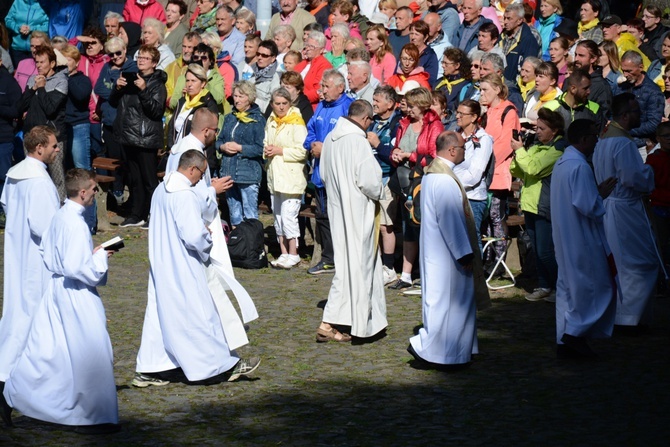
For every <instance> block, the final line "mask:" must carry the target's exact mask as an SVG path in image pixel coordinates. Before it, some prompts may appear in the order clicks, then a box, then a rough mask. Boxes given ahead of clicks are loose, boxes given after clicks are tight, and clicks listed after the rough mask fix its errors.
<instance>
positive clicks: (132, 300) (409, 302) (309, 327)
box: [0, 229, 670, 446]
mask: <svg viewBox="0 0 670 447" xmlns="http://www.w3.org/2000/svg"><path fill="white" fill-rule="evenodd" d="M119 234H122V235H123V236H124V237H125V238H126V248H125V249H124V250H123V251H122V252H120V253H118V254H117V255H115V256H114V257H113V258H112V260H111V267H110V274H109V283H108V285H107V286H106V287H103V288H100V290H99V292H100V295H101V296H102V299H103V301H104V303H105V307H106V310H107V318H108V329H109V333H110V336H111V339H112V343H113V345H114V355H115V376H116V383H117V387H118V399H119V413H120V419H121V423H122V424H123V429H122V431H121V432H120V433H118V434H114V435H109V436H104V437H87V436H82V435H77V434H75V433H72V431H71V430H69V429H68V428H66V427H62V426H56V425H51V424H46V423H41V422H39V421H35V420H32V419H29V418H27V417H22V416H20V415H19V414H16V413H15V415H14V416H15V423H16V428H14V429H11V430H8V429H0V445H2V446H14V445H17V446H19V445H20V446H57V445H63V446H70V445H102V446H140V445H147V446H182V445H188V446H190V445H241V446H245V445H287V446H303V445H304V446H332V445H338V446H340V445H342V446H345V445H346V446H396V445H397V446H404V445H412V446H414V445H455V446H460V445H487V446H491V445H493V446H496V445H533V446H535V445H543V446H544V445H546V446H567V445H583V446H592V445H625V446H636V445H639V446H655V445H659V446H660V445H667V439H668V436H669V435H670V428H669V424H668V416H667V415H668V413H669V412H670V387H669V385H670V380H669V379H668V375H669V374H668V371H670V360H669V358H668V341H669V340H668V338H669V337H668V334H669V328H670V303H669V302H668V300H658V301H657V303H656V315H655V321H654V326H653V331H652V332H651V333H650V334H647V335H645V336H641V337H627V338H624V337H620V336H615V337H614V338H613V339H611V340H605V341H598V342H594V343H593V347H594V349H595V350H596V351H597V352H599V353H600V354H601V359H600V360H599V361H597V362H592V363H573V362H564V361H557V360H556V358H555V353H554V306H553V305H552V304H549V303H545V302H537V303H531V302H527V301H525V300H524V299H523V293H524V291H523V290H521V289H518V288H512V289H506V290H505V291H504V292H498V293H494V298H495V299H494V303H493V307H492V308H491V309H489V310H487V311H485V312H482V313H480V314H479V346H480V352H481V354H479V355H477V356H476V357H475V361H474V362H473V365H472V366H471V367H470V368H469V369H467V370H464V371H460V372H456V373H443V372H436V371H425V370H418V369H414V368H412V367H411V365H410V363H409V361H410V355H409V354H408V353H407V352H406V351H405V349H406V347H407V344H408V338H409V337H410V336H411V335H412V333H413V331H414V329H415V328H416V326H417V325H419V324H420V323H421V302H420V298H418V297H411V298H410V297H405V296H403V295H401V294H399V293H397V292H394V291H388V293H387V296H386V299H387V305H388V320H389V326H388V331H387V336H386V337H385V338H383V339H381V340H379V341H377V342H376V343H373V344H368V345H362V346H351V345H340V344H335V343H332V344H317V343H315V340H314V336H315V329H316V327H317V325H318V323H319V321H320V318H321V314H322V308H321V307H322V306H323V300H324V299H325V298H326V297H327V293H328V288H329V285H330V280H331V276H318V277H315V276H310V275H308V274H307V273H306V271H305V270H306V268H307V262H304V263H303V265H301V266H300V267H299V268H296V269H294V270H291V271H277V270H271V269H266V270H260V271H243V270H237V271H236V274H237V276H238V278H239V279H240V281H241V282H242V284H243V285H245V287H247V289H248V290H249V292H250V293H251V295H252V297H253V298H254V300H255V303H256V305H257V307H258V311H259V314H260V318H259V319H258V320H257V321H254V322H252V323H251V327H250V331H249V338H250V340H251V344H250V345H249V346H246V347H244V348H242V349H241V350H240V354H242V355H243V356H245V355H260V356H261V357H262V364H261V366H260V368H259V369H258V371H257V372H256V374H254V375H253V377H252V378H251V380H242V381H240V382H236V383H225V382H224V383H219V384H216V385H210V386H190V385H186V384H183V383H175V384H170V385H168V386H166V387H163V388H148V389H137V388H133V387H131V386H130V381H131V380H132V376H133V373H134V367H135V356H136V355H137V350H138V347H139V342H140V335H141V329H142V321H143V317H144V307H145V301H146V288H147V278H148V260H147V233H146V232H145V231H142V230H140V229H127V230H124V229H120V230H119ZM107 238H109V234H106V235H100V236H97V237H96V241H98V242H100V241H103V240H106V239H107Z"/></svg>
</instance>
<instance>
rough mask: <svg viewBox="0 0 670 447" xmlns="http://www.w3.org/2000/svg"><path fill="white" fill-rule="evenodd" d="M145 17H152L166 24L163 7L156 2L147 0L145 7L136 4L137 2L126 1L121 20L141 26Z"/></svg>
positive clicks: (134, 0)
mask: <svg viewBox="0 0 670 447" xmlns="http://www.w3.org/2000/svg"><path fill="white" fill-rule="evenodd" d="M147 17H153V18H155V19H158V20H160V21H161V22H163V23H166V22H167V19H166V18H165V11H164V10H163V6H162V5H161V4H160V3H158V2H157V1H156V0H149V3H147V4H146V5H139V4H137V0H126V6H124V7H123V20H125V21H126V22H135V23H139V24H140V25H142V22H143V21H144V19H146V18H147Z"/></svg>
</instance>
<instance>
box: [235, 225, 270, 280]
mask: <svg viewBox="0 0 670 447" xmlns="http://www.w3.org/2000/svg"><path fill="white" fill-rule="evenodd" d="M228 253H229V254H230V261H231V262H232V264H233V266H235V267H241V268H243V269H262V268H265V267H267V266H268V257H267V255H266V254H265V240H264V235H263V224H262V223H261V221H260V220H258V219H249V220H245V221H242V222H241V223H240V224H238V225H237V227H235V229H234V230H233V231H231V232H230V236H229V238H228Z"/></svg>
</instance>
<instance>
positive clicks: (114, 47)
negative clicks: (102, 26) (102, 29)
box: [105, 37, 126, 53]
mask: <svg viewBox="0 0 670 447" xmlns="http://www.w3.org/2000/svg"><path fill="white" fill-rule="evenodd" d="M125 49H126V43H125V42H124V41H123V39H121V38H120V37H112V38H111V39H109V40H108V41H107V42H106V43H105V51H106V52H108V53H113V52H115V51H121V50H125Z"/></svg>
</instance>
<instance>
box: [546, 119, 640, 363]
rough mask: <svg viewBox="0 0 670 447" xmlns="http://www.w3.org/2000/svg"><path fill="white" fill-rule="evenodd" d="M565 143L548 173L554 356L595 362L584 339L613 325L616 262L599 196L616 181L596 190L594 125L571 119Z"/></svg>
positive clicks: (600, 335) (602, 335)
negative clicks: (591, 162)
mask: <svg viewBox="0 0 670 447" xmlns="http://www.w3.org/2000/svg"><path fill="white" fill-rule="evenodd" d="M568 139H569V140H570V141H571V142H572V146H569V147H568V148H566V149H565V152H564V153H563V155H562V156H561V158H559V159H558V161H557V162H556V164H555V165H554V171H553V173H552V175H551V221H552V226H551V227H552V237H553V239H554V247H555V249H556V263H557V264H558V280H557V283H556V343H557V349H556V354H557V356H558V357H559V358H593V357H595V353H594V352H593V351H592V350H591V348H590V347H589V346H588V343H587V339H589V338H608V337H610V336H611V335H612V328H613V327H614V313H615V310H616V285H615V282H614V275H613V267H614V261H613V259H612V255H611V252H610V249H609V246H608V244H607V239H606V238H605V228H604V226H603V216H604V215H605V207H604V206H603V199H602V197H603V196H604V197H607V195H608V194H609V193H610V192H611V191H612V188H614V185H616V180H615V179H607V180H606V181H605V182H604V183H603V184H602V185H601V186H598V185H597V184H596V179H595V177H594V175H593V170H592V169H591V166H590V165H589V163H588V161H587V159H588V157H589V156H591V155H592V154H593V149H594V148H595V145H596V142H597V141H598V130H597V127H596V124H595V123H594V122H593V121H591V120H587V119H578V120H575V121H573V123H572V124H570V127H569V128H568ZM634 149H635V151H636V152H637V149H636V148H634ZM636 155H637V154H636ZM637 156H638V157H639V155H637Z"/></svg>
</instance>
